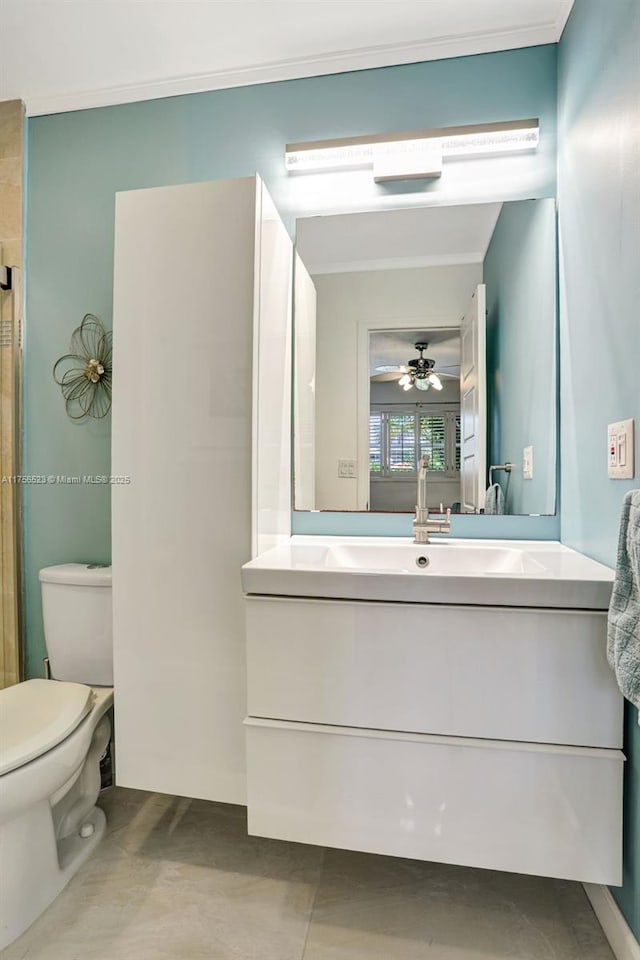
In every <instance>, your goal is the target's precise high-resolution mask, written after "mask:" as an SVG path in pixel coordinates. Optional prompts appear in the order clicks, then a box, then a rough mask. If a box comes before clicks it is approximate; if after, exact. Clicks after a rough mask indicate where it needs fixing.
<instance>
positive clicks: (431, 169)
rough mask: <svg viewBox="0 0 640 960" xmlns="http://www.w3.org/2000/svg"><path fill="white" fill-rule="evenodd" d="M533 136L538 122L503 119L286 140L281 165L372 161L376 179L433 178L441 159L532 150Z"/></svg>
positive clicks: (293, 168) (366, 164) (314, 167)
mask: <svg viewBox="0 0 640 960" xmlns="http://www.w3.org/2000/svg"><path fill="white" fill-rule="evenodd" d="M538 140H539V122H538V120H536V119H531V120H507V121H499V122H497V123H479V124H472V125H468V126H461V127H439V128H435V129H432V130H418V131H414V132H411V133H386V134H385V133H383V134H373V135H372V136H365V137H342V138H340V139H337V140H314V141H308V142H306V143H288V144H287V146H286V149H285V166H286V169H287V172H288V173H321V172H325V173H328V172H331V171H334V170H358V169H366V168H371V167H374V172H375V167H376V165H377V166H378V173H377V179H378V180H381V181H384V180H397V179H407V178H409V179H411V178H418V177H434V176H439V175H440V170H441V162H442V159H447V158H450V159H455V158H456V157H461V156H462V157H473V156H484V155H487V154H496V153H513V152H518V151H521V150H535V149H536V147H537V146H538ZM403 157H404V167H406V170H405V171H404V173H403V169H402V168H403V162H402V160H403Z"/></svg>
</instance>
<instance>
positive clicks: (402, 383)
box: [398, 373, 411, 387]
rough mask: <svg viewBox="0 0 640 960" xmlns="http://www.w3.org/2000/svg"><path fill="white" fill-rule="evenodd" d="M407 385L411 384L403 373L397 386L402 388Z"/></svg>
mask: <svg viewBox="0 0 640 960" xmlns="http://www.w3.org/2000/svg"><path fill="white" fill-rule="evenodd" d="M407 383H411V377H410V376H409V374H408V373H405V374H403V375H402V376H401V377H400V379H399V380H398V384H399V386H401V387H404V386H406V384H407Z"/></svg>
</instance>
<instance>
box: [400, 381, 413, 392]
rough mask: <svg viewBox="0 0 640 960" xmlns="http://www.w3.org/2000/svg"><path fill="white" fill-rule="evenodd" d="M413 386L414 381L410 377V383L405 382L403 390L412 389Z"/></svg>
mask: <svg viewBox="0 0 640 960" xmlns="http://www.w3.org/2000/svg"><path fill="white" fill-rule="evenodd" d="M412 386H413V381H412V380H411V378H409V382H408V383H405V384H404V385H403V387H402V389H403V390H411V388H412Z"/></svg>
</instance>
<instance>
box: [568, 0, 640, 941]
mask: <svg viewBox="0 0 640 960" xmlns="http://www.w3.org/2000/svg"><path fill="white" fill-rule="evenodd" d="M639 51H640V4H639V3H638V2H637V0H609V2H607V3H602V0H576V2H575V6H574V8H573V12H572V14H571V17H570V18H569V22H568V25H567V27H566V29H565V32H564V35H563V37H562V41H561V43H560V46H559V71H558V73H559V77H558V79H559V99H558V120H559V130H560V149H559V156H558V181H559V182H558V193H559V211H558V213H559V225H560V276H561V282H560V335H561V372H560V382H561V411H562V434H561V451H562V453H561V456H562V486H561V522H562V539H563V541H564V542H565V543H567V544H569V545H570V546H572V547H575V548H576V549H578V550H581V551H582V552H584V553H586V554H589V556H592V557H595V558H596V559H597V560H601V561H603V562H604V563H609V564H613V563H614V561H615V554H616V541H617V532H618V518H619V515H620V506H621V502H622V497H623V494H624V493H625V491H627V490H629V489H631V488H634V487H638V486H640V481H639V480H638V473H639V468H638V464H639V450H638V441H637V439H636V476H635V479H634V480H630V481H622V480H608V479H607V468H606V425H607V423H610V422H613V421H615V420H621V419H623V418H626V417H635V419H636V430H637V432H636V438H637V437H638V434H639V433H640V429H639V428H640V381H639V379H638V371H639V370H640V319H639V313H638V307H639V304H640V269H639V267H640V124H639V116H640V97H639V91H640V53H639ZM625 751H626V754H627V759H628V762H627V764H626V771H625V866H624V886H623V887H622V889H620V890H614V891H613V893H614V896H615V898H616V900H617V901H618V903H619V905H620V907H621V909H622V910H623V912H624V915H625V917H626V918H627V920H628V922H629V924H630V926H631V927H632V929H633V930H634V932H635V935H636V937H637V938H638V939H640V728H639V727H638V724H637V712H636V711H635V710H634V709H632V708H631V707H630V706H629V705H628V709H627V713H626V742H625Z"/></svg>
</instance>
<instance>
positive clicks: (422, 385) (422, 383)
mask: <svg viewBox="0 0 640 960" xmlns="http://www.w3.org/2000/svg"><path fill="white" fill-rule="evenodd" d="M416 387H417V388H418V390H428V389H429V387H430V384H429V381H428V380H425V379H423V378H419V379H418V380H416Z"/></svg>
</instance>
